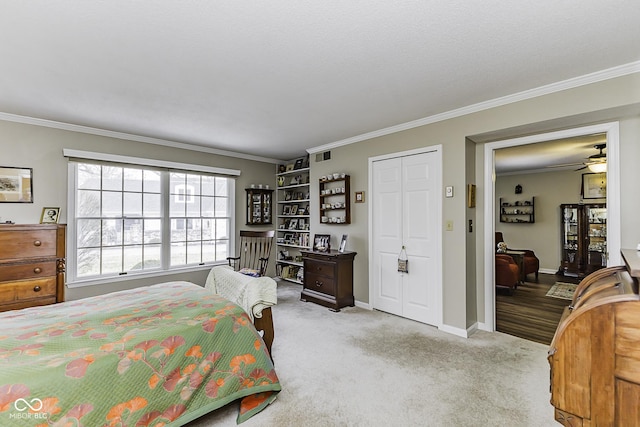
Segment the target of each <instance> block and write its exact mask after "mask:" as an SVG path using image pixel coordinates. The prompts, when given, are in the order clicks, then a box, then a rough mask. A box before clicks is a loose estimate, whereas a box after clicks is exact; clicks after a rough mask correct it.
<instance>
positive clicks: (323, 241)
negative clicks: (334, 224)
mask: <svg viewBox="0 0 640 427" xmlns="http://www.w3.org/2000/svg"><path fill="white" fill-rule="evenodd" d="M330 241H331V235H330V234H316V235H315V236H313V250H314V251H316V252H329V251H330V250H331V242H330Z"/></svg>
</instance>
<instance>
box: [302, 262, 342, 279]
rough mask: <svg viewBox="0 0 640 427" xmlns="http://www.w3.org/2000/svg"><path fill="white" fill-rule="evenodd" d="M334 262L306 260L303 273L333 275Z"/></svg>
mask: <svg viewBox="0 0 640 427" xmlns="http://www.w3.org/2000/svg"><path fill="white" fill-rule="evenodd" d="M334 269H335V264H334V263H328V262H322V261H318V260H307V265H306V268H305V274H309V273H312V274H316V275H318V276H328V277H333V276H334Z"/></svg>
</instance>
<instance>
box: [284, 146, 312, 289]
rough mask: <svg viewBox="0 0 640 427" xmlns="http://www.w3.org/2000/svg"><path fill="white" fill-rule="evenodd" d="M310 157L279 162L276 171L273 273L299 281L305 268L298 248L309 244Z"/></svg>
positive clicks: (301, 279)
mask: <svg viewBox="0 0 640 427" xmlns="http://www.w3.org/2000/svg"><path fill="white" fill-rule="evenodd" d="M309 185H310V184H309V158H308V157H304V158H299V159H294V160H292V161H291V162H289V164H288V165H279V166H278V169H277V173H276V200H277V201H276V206H277V207H276V209H277V210H276V217H277V220H276V222H277V232H276V252H277V253H276V274H277V275H278V276H279V277H280V279H282V280H287V281H290V282H294V283H298V284H302V283H303V280H304V268H303V262H302V256H301V253H300V250H305V249H310V248H311V243H312V242H311V238H310V235H311V230H310V228H311V223H310V221H309V218H310V215H309V201H310V200H309V190H310V188H309Z"/></svg>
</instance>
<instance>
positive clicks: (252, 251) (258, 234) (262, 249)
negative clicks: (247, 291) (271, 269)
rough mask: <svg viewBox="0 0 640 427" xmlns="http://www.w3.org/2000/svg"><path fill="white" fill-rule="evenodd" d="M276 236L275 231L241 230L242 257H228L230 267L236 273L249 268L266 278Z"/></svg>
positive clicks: (240, 246)
mask: <svg viewBox="0 0 640 427" xmlns="http://www.w3.org/2000/svg"><path fill="white" fill-rule="evenodd" d="M275 234H276V232H275V230H268V231H249V230H240V245H239V248H240V255H238V256H237V257H227V261H228V262H229V265H230V266H231V267H233V269H234V270H235V271H239V270H241V269H243V268H247V269H250V270H255V271H256V272H257V274H258V275H259V276H264V275H265V273H266V272H267V265H268V264H269V257H270V256H271V245H272V243H273V237H274V236H275Z"/></svg>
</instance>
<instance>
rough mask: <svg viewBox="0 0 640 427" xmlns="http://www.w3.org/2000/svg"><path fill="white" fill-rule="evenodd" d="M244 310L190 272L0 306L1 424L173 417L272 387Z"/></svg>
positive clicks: (246, 401) (156, 422) (272, 393)
mask: <svg viewBox="0 0 640 427" xmlns="http://www.w3.org/2000/svg"><path fill="white" fill-rule="evenodd" d="M280 389H281V387H280V383H279V381H278V377H277V375H276V372H275V370H274V367H273V363H272V361H271V358H270V357H269V354H268V352H267V350H266V347H265V345H264V342H263V341H262V338H261V337H260V335H259V334H258V333H257V332H256V330H255V328H254V327H253V324H252V323H251V321H250V320H249V317H248V315H247V313H246V312H245V311H244V310H243V309H242V308H240V307H239V306H237V305H235V304H233V303H231V302H230V301H228V300H226V299H224V298H222V297H220V296H218V295H215V294H213V293H211V292H210V291H208V290H206V289H204V288H202V287H201V286H198V285H195V284H193V283H188V282H170V283H163V284H159V285H154V286H149V287H145V288H137V289H132V290H128V291H121V292H114V293H111V294H107V295H101V296H98V297H92V298H86V299H84V300H78V301H70V302H66V303H63V304H55V305H50V306H45V307H33V308H28V309H24V310H17V311H9V312H4V313H0V425H2V426H4V425H11V426H30V427H32V426H38V427H39V426H42V427H44V426H52V425H53V426H58V425H59V426H89V427H94V426H140V427H142V426H153V427H160V426H181V425H183V424H185V423H187V422H189V421H191V420H193V419H195V418H197V417H199V416H201V415H203V414H206V413H208V412H210V411H212V410H215V409H218V408H220V407H222V406H224V405H226V404H227V403H229V402H232V401H234V400H238V399H241V404H240V413H239V415H238V422H239V423H240V422H242V421H244V420H246V419H247V418H249V417H251V416H253V415H254V414H256V413H257V412H259V411H261V410H262V409H264V408H265V407H266V406H267V405H269V404H270V403H271V402H272V401H273V400H274V399H275V397H276V394H277V393H278V392H279V391H280Z"/></svg>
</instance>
